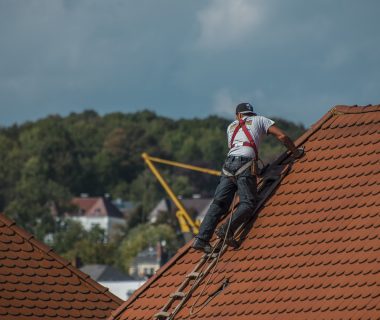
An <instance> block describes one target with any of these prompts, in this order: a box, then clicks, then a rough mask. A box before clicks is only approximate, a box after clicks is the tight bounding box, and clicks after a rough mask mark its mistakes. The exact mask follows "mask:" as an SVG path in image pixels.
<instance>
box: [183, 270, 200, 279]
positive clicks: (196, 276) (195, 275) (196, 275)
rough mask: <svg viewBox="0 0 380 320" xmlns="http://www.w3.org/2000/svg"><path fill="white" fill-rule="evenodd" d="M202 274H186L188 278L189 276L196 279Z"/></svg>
mask: <svg viewBox="0 0 380 320" xmlns="http://www.w3.org/2000/svg"><path fill="white" fill-rule="evenodd" d="M199 275H200V272H191V273H189V274H188V275H186V278H189V279H196V278H198V277H199Z"/></svg>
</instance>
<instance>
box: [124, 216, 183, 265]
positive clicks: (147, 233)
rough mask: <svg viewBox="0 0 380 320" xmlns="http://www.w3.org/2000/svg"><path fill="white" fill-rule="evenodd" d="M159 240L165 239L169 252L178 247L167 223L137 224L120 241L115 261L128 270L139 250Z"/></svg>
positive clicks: (172, 231) (153, 244) (173, 233)
mask: <svg viewBox="0 0 380 320" xmlns="http://www.w3.org/2000/svg"><path fill="white" fill-rule="evenodd" d="M160 241H165V243H166V248H167V250H168V251H169V252H170V253H173V252H175V251H176V250H177V249H178V247H179V242H178V240H177V237H176V235H175V232H174V230H173V229H172V228H171V227H170V226H169V225H166V224H160V225H152V224H140V225H138V226H137V227H135V228H133V229H132V230H130V232H129V234H128V236H127V237H126V239H125V240H124V241H123V242H122V243H121V245H120V248H119V250H118V252H119V254H118V255H117V256H118V257H119V259H118V261H117V263H118V264H119V266H120V267H121V268H122V269H124V270H125V271H126V272H128V269H129V267H130V265H131V263H132V261H133V259H134V258H135V257H136V256H137V254H138V253H139V252H140V251H142V250H144V249H146V248H148V247H149V246H155V245H156V244H157V243H158V242H160Z"/></svg>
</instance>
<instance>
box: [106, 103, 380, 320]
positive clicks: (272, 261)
mask: <svg viewBox="0 0 380 320" xmlns="http://www.w3.org/2000/svg"><path fill="white" fill-rule="evenodd" d="M379 123H380V106H366V107H358V106H354V107H347V106H337V107H335V108H333V109H332V110H330V111H329V112H328V113H327V114H326V115H325V116H324V117H323V118H322V119H321V120H319V121H318V122H317V123H316V124H314V125H313V126H312V128H311V129H310V130H308V131H307V132H306V133H305V134H304V135H303V136H302V137H300V138H299V139H298V140H297V144H298V145H304V146H305V149H306V155H305V157H304V158H302V159H301V160H299V161H298V162H296V163H295V164H294V165H293V167H292V169H291V172H290V173H289V174H288V175H287V176H286V177H285V178H284V179H283V180H282V182H281V185H280V186H279V187H278V188H277V190H276V191H275V192H274V193H273V195H272V196H271V197H270V198H269V199H267V201H266V203H265V204H264V205H263V207H262V208H261V210H260V211H259V213H258V218H257V220H256V221H255V223H254V224H253V227H252V228H251V229H250V230H249V233H248V235H247V237H246V239H245V240H244V242H243V243H242V244H241V246H240V248H239V249H238V250H233V249H231V248H229V249H228V250H227V251H226V252H225V253H224V254H223V255H222V256H221V258H220V261H219V263H218V264H217V266H216V267H215V274H214V276H213V278H212V280H211V281H210V283H211V285H210V286H209V287H207V288H206V290H205V291H204V292H203V294H204V295H203V296H202V297H200V298H199V301H198V305H199V304H200V303H201V302H202V301H206V299H211V300H210V302H209V303H208V304H207V305H204V306H203V305H201V306H198V307H197V308H196V310H197V312H195V313H194V314H192V315H191V314H190V311H191V308H192V306H193V305H194V303H195V302H196V299H197V298H198V297H199V295H200V294H201V291H202V289H203V288H204V285H205V282H206V281H207V279H208V277H206V278H204V280H203V281H202V282H201V283H200V284H199V287H198V288H197V289H196V290H195V291H194V292H193V294H192V296H191V297H190V298H189V300H187V302H186V303H185V304H184V306H183V307H182V309H181V310H180V311H179V313H178V314H177V315H176V317H175V319H220V318H224V317H230V318H233V319H240V320H242V319H260V320H262V319H284V318H286V319H311V318H312V319H316V318H334V319H346V318H355V319H359V318H361V319H373V318H378V315H379V314H380V258H379V253H380V236H379V235H378V233H379V229H380V222H379V212H380V211H379V209H380V197H379V194H380V184H379V181H380V179H379V173H380V157H379V150H380V148H379V143H380V126H379ZM287 157H288V155H286V154H284V155H282V156H280V157H279V159H278V160H276V162H275V164H281V163H283V162H286V161H287ZM200 259H201V254H199V253H197V252H195V251H194V250H192V249H191V248H189V244H188V245H186V246H185V247H184V248H182V249H181V250H180V251H179V252H178V253H177V255H176V256H175V257H173V259H172V260H171V261H169V262H168V263H167V264H166V265H165V266H164V267H163V268H161V269H160V270H159V271H158V273H157V274H156V276H154V277H153V278H151V279H150V280H149V281H148V282H147V283H146V284H145V285H144V286H143V287H142V288H140V289H139V290H138V291H137V292H136V293H135V294H134V295H133V296H132V297H131V298H130V299H129V300H128V301H127V302H125V303H124V304H123V305H122V306H121V307H119V308H118V309H117V310H116V311H114V312H113V313H112V315H111V317H110V318H109V319H118V320H119V319H128V320H130V319H152V317H153V316H154V314H156V313H157V312H159V311H160V310H161V309H162V308H163V306H164V305H165V304H166V303H167V302H168V295H169V294H170V293H173V292H175V291H177V290H178V287H179V286H180V285H181V283H182V282H183V281H184V280H185V275H186V274H188V273H190V272H191V271H192V269H193V268H194V266H195V265H196V264H197V263H198V262H199V260H200ZM225 279H228V280H229V283H228V285H227V286H226V287H225V289H224V290H222V291H221V292H220V293H219V294H218V295H216V296H212V294H213V293H215V290H216V289H217V288H218V287H220V285H221V283H222V282H223V281H224V280H225ZM190 286H191V282H190V285H188V286H187V287H186V289H185V290H184V291H185V292H186V291H187V290H189V288H190ZM174 307H175V304H174V305H172V306H171V307H170V308H169V312H171V311H173V309H174Z"/></svg>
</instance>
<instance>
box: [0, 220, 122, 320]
mask: <svg viewBox="0 0 380 320" xmlns="http://www.w3.org/2000/svg"><path fill="white" fill-rule="evenodd" d="M121 303H122V300H120V299H119V298H117V297H116V296H114V295H113V294H111V293H110V292H109V291H108V289H106V288H104V287H103V286H101V285H100V284H98V283H97V282H95V281H94V280H92V279H91V278H90V277H89V276H88V275H86V274H84V273H83V272H81V271H79V270H77V269H76V268H74V267H73V266H72V265H71V264H69V263H68V262H67V261H66V260H64V259H62V258H61V257H60V256H58V255H57V254H55V253H54V252H53V251H52V249H51V248H49V247H48V246H46V245H45V244H43V243H41V242H39V241H37V240H36V239H35V238H34V237H33V236H32V235H31V234H29V233H27V232H26V231H25V230H23V229H21V228H19V227H18V226H16V225H15V223H14V222H13V221H11V220H9V219H8V218H7V217H5V216H4V215H2V214H0V319H1V320H8V319H9V320H16V319H86V318H90V319H106V318H107V317H108V316H109V315H110V314H111V311H112V310H114V309H115V308H117V307H118V306H119V305H120V304H121Z"/></svg>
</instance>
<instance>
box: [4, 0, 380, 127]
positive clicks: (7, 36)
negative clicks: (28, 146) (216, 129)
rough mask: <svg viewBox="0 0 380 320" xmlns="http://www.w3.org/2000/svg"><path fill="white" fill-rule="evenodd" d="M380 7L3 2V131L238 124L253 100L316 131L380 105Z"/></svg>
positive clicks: (297, 2)
mask: <svg viewBox="0 0 380 320" xmlns="http://www.w3.org/2000/svg"><path fill="white" fill-rule="evenodd" d="M236 3H237V4H236ZM364 3H365V5H364ZM234 6H235V8H234ZM236 6H237V7H236ZM239 6H240V7H239ZM231 8H232V9H231ZM233 8H234V9H233ZM242 8H243V9H244V8H248V13H244V10H241V9H242ZM379 9H380V4H379V2H378V1H376V0H367V1H366V2H358V1H343V0H335V1H327V0H321V1H313V2H310V1H302V0H289V1H282V0H267V1H252V0H249V1H248V0H238V1H237V0H236V1H234V0H220V1H219V0H218V1H215V0H211V1H177V0H162V1H155V0H133V1H117V0H109V1H99V0H81V1H78V0H65V1H61V0H33V1H26V0H24V1H22V0H2V1H0V43H1V45H0V119H1V120H0V124H10V123H12V122H14V121H23V120H26V119H35V118H37V117H42V116H45V115H46V114H48V113H61V114H67V113H68V112H70V111H80V110H83V109H85V108H94V109H96V110H98V111H99V112H101V113H104V112H109V111H115V110H118V111H126V112H127V111H134V110H137V109H139V108H142V107H149V108H152V109H154V110H156V111H157V112H158V113H159V114H164V115H174V116H177V117H193V116H198V117H199V116H206V115H208V114H211V113H215V112H219V113H220V114H224V115H227V116H230V114H229V112H228V104H229V103H236V102H238V101H240V100H243V99H244V100H245V99H249V100H252V101H253V102H254V104H256V105H257V108H258V109H259V111H260V112H261V113H264V114H266V115H277V116H283V117H285V118H290V119H293V120H295V121H302V122H304V123H306V124H310V123H312V122H314V121H315V120H317V119H318V118H319V117H320V116H321V115H322V114H323V113H325V112H326V110H327V108H329V107H330V106H331V105H334V104H341V103H347V104H351V103H358V104H367V103H379V102H380V90H379V89H380V84H379V80H378V79H379V76H380V65H379V63H378V57H379V56H380V52H379V51H380V35H379V32H378V27H377V14H378V12H379ZM249 10H251V11H249ZM257 14H259V16H257ZM239 17H240V18H241V21H239ZM212 19H214V20H212ZM223 19H227V20H228V21H225V22H226V23H223V22H224V20H223ZM250 19H256V20H255V22H252V23H251V22H250ZM235 20H236V21H235ZM239 23H240V24H239ZM207 28H211V29H207ZM231 108H233V106H231Z"/></svg>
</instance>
